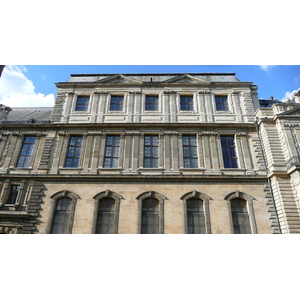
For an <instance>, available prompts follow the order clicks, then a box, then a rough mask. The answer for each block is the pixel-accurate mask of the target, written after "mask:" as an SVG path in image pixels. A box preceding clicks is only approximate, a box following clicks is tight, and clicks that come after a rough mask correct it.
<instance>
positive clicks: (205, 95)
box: [0, 73, 300, 234]
mask: <svg viewBox="0 0 300 300" xmlns="http://www.w3.org/2000/svg"><path fill="white" fill-rule="evenodd" d="M56 86H57V96H56V102H55V106H54V107H53V108H34V109H33V108H32V109H31V108H9V107H5V106H3V105H2V106H1V108H0V110H1V112H0V122H1V124H0V129H1V131H0V155H1V160H0V232H3V233H41V234H45V233H73V234H76V233H78V234H92V233H119V234H137V233H161V234H162V233H165V234H168V233H169V234H172V233H173V234H175V233H177V234H185V233H208V234H209V233H212V234H230V233H252V234H255V233H261V234H270V233H280V232H281V231H282V232H298V231H297V229H296V227H295V226H298V228H300V227H299V225H297V224H298V223H297V224H296V223H295V220H294V219H293V216H295V218H297V222H299V217H298V215H297V216H296V211H297V207H298V203H297V204H296V202H295V201H294V202H293V205H292V206H293V207H290V204H289V203H287V204H286V206H285V209H286V212H285V214H286V213H287V209H291V210H292V211H291V218H290V219H289V220H288V222H289V223H288V224H289V225H286V226H287V227H286V228H295V230H294V231H291V230H290V229H286V230H285V229H282V230H281V228H280V225H281V226H283V228H285V227H284V226H285V225H284V221H282V217H281V215H280V212H279V211H278V210H279V209H278V207H277V206H278V201H279V200H278V199H277V198H276V197H275V198H274V197H272V196H273V194H272V192H273V193H274V187H273V189H272V186H270V182H269V179H268V176H269V177H270V176H271V175H270V173H269V169H270V168H271V165H272V166H273V165H274V166H273V169H274V170H275V169H276V172H277V171H278V172H279V173H276V176H277V175H278V176H279V177H280V178H281V177H282V176H283V177H284V179H280V180H283V181H284V182H287V181H288V180H290V179H287V177H286V176H290V175H287V173H284V175H283V173H282V172H286V170H285V171H283V169H284V166H283V165H284V163H285V156H284V155H287V150H283V149H282V153H280V155H279V156H280V157H279V158H277V157H276V163H275V164H274V161H272V159H271V158H270V159H271V160H270V162H268V165H267V167H268V168H267V170H268V172H267V170H266V167H265V162H264V155H263V154H264V152H263V151H262V150H263V149H262V147H261V144H260V138H261V137H260V135H261V136H263V133H262V131H263V129H260V135H259V134H258V131H257V125H256V123H255V111H258V112H257V114H258V116H259V117H260V122H264V121H265V119H264V118H261V116H262V115H263V114H264V113H263V112H265V111H268V113H269V114H272V113H274V111H273V110H272V109H274V108H260V102H259V100H258V95H257V87H256V86H255V85H253V84H252V82H242V81H240V80H239V79H237V78H236V76H235V74H234V73H193V74H75V75H71V77H70V79H69V80H68V81H67V82H60V83H57V84H56ZM274 107H281V106H280V104H278V105H277V104H276V105H275V106H274ZM283 107H284V106H283ZM285 118H290V117H285ZM268 124H269V123H268ZM295 124H296V121H295ZM260 126H261V127H263V126H264V125H261V124H260ZM276 126H277V125H275V127H274V126H273V127H274V128H275V129H276V128H277V127H276ZM292 128H293V130H294V132H293V131H288V132H289V134H290V135H291V138H292V139H296V138H297V127H292ZM265 135H266V134H265ZM280 137H281V138H283V135H282V134H280ZM267 138H268V137H267ZM262 139H263V142H264V144H263V145H264V146H265V144H266V143H267V142H265V141H264V138H262ZM270 141H271V138H270ZM277 142H278V141H276V144H275V143H274V144H272V143H271V144H270V146H269V147H271V148H272V147H273V148H274V151H275V152H274V153H277V152H276V151H277V148H276V147H277ZM279 146H280V145H279ZM279 146H278V147H279ZM297 147H298V148H299V146H297ZM297 147H296V146H295V148H293V150H291V151H294V152H291V153H292V154H291V157H294V156H297V155H298V152H297V151H298V150H299V149H298V148H297ZM273 148H272V149H273ZM275 148H276V149H275ZM272 151H273V150H272ZM272 151H271V152H272ZM296 154H297V155H296ZM270 157H271V156H270ZM268 158H269V157H268ZM277 162H278V164H279V165H277ZM291 162H292V163H294V162H295V161H293V160H292V161H291ZM290 170H293V171H291V172H294V173H295V175H293V180H294V182H295V190H293V191H291V193H293V196H295V195H296V193H298V189H299V183H298V181H297V180H299V179H298V177H299V174H298V171H297V170H298V169H297V163H296V164H295V163H294V165H293V167H291V169H290ZM280 172H281V173H280ZM279 177H278V178H279ZM271 184H273V183H272V179H271ZM297 184H298V185H297ZM273 185H274V184H273ZM296 186H298V187H297V188H296ZM282 188H283V190H284V188H285V187H284V184H283V185H282ZM299 192H300V190H299ZM291 197H292V195H291ZM298 199H299V198H298ZM275 203H276V205H275ZM278 213H279V219H278ZM297 214H298V211H297ZM293 226H294V227H293Z"/></svg>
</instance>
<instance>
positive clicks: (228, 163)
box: [221, 135, 238, 168]
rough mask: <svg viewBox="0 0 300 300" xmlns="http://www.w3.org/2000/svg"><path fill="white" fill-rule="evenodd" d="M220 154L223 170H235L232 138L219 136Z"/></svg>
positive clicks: (235, 162)
mask: <svg viewBox="0 0 300 300" xmlns="http://www.w3.org/2000/svg"><path fill="white" fill-rule="evenodd" d="M221 145H222V154H223V161H224V167H225V168H237V167H238V165H237V157H236V153H235V143H234V136H232V135H223V136H221Z"/></svg>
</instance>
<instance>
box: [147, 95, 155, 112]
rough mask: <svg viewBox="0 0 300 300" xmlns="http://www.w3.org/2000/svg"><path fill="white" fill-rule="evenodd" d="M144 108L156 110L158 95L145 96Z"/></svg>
mask: <svg viewBox="0 0 300 300" xmlns="http://www.w3.org/2000/svg"><path fill="white" fill-rule="evenodd" d="M145 110H154V111H157V110H158V96H146V104H145Z"/></svg>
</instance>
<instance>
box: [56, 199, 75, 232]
mask: <svg viewBox="0 0 300 300" xmlns="http://www.w3.org/2000/svg"><path fill="white" fill-rule="evenodd" d="M71 206H72V199H71V198H68V197H64V198H61V199H59V200H57V204H56V209H55V212H54V217H53V224H52V230H51V233H57V234H61V233H69V226H70V215H71Z"/></svg>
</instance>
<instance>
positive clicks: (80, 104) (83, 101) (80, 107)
mask: <svg viewBox="0 0 300 300" xmlns="http://www.w3.org/2000/svg"><path fill="white" fill-rule="evenodd" d="M89 100H90V97H89V96H78V97H77V102H76V107H75V110H76V111H87V110H88V106H89Z"/></svg>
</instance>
